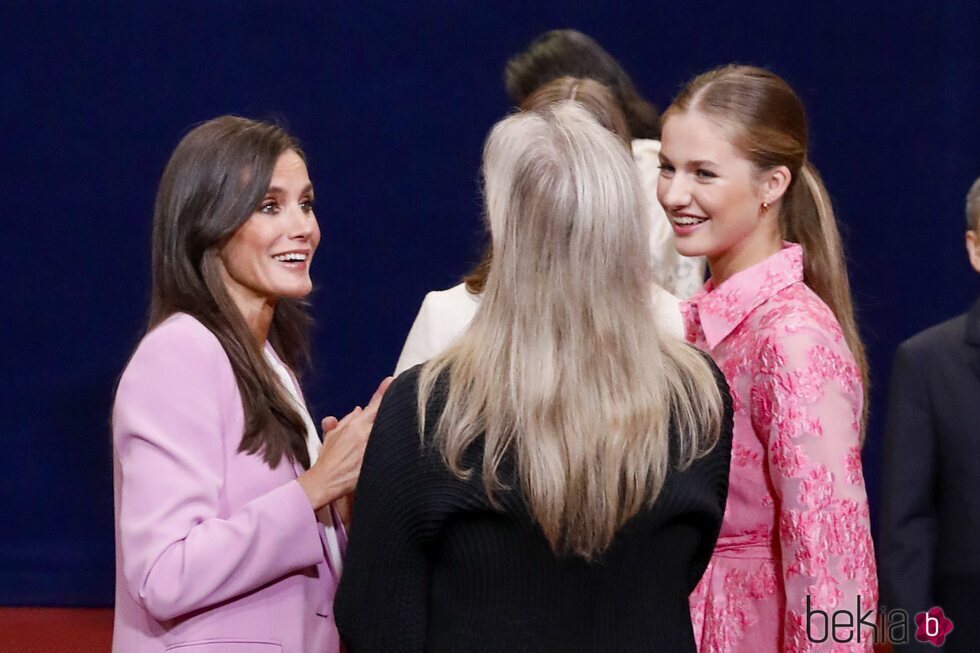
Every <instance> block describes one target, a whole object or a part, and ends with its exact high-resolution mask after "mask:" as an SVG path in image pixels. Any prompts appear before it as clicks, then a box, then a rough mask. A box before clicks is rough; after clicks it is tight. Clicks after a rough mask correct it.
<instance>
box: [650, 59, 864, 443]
mask: <svg viewBox="0 0 980 653" xmlns="http://www.w3.org/2000/svg"><path fill="white" fill-rule="evenodd" d="M686 111H697V112H699V113H702V114H704V115H706V116H709V117H711V118H712V119H713V120H716V121H719V122H721V123H722V124H724V125H730V126H732V127H733V128H734V138H733V144H734V145H735V147H736V148H738V149H739V150H740V151H741V152H742V154H743V155H744V156H745V157H746V158H748V160H749V161H751V162H752V163H753V164H754V165H755V166H756V168H757V169H758V170H769V169H772V168H775V167H777V166H781V165H783V166H786V167H787V168H788V169H789V171H790V172H791V173H792V175H793V179H792V181H791V182H790V185H789V189H788V190H787V191H786V194H785V195H784V197H783V200H782V207H781V208H780V211H779V228H780V232H781V236H782V238H783V239H784V240H788V241H790V242H794V243H799V244H800V245H801V246H802V248H803V254H804V256H803V280H804V282H805V283H806V285H808V286H809V287H810V288H811V289H812V290H813V292H815V293H816V294H817V296H818V297H820V299H822V300H823V302H824V303H825V304H827V306H828V307H830V310H831V311H833V313H834V316H835V317H836V318H837V321H838V322H840V326H841V331H842V332H843V334H844V340H845V341H846V342H847V346H848V348H849V349H850V350H851V353H852V354H853V355H854V358H855V360H856V362H857V366H858V369H859V370H860V372H861V380H862V381H863V386H864V403H863V405H864V415H863V418H862V424H866V423H867V415H868V388H869V384H870V378H869V377H870V374H869V371H868V357H867V354H866V353H865V351H864V344H863V343H862V342H861V332H860V330H859V329H858V325H857V318H856V317H855V311H854V302H853V300H852V299H851V284H850V282H849V280H848V277H847V265H846V260H845V257H844V246H843V243H842V242H841V236H840V231H839V230H838V228H837V219H836V217H835V216H834V209H833V205H832V204H831V201H830V196H829V195H828V193H827V189H826V187H825V186H824V184H823V180H822V179H821V178H820V175H819V173H818V172H817V169H816V168H815V167H814V166H813V164H812V163H810V161H809V160H808V159H807V141H808V134H807V125H806V111H805V110H804V108H803V103H802V102H801V101H800V98H799V97H798V96H797V95H796V93H794V92H793V89H792V88H790V86H789V84H787V83H786V82H785V81H783V79H782V78H780V77H779V76H778V75H776V74H774V73H771V72H769V71H768V70H765V69H763V68H756V67H754V66H740V65H727V66H721V67H719V68H715V69H714V70H710V71H708V72H706V73H703V74H701V75H698V76H697V77H695V78H694V79H693V80H691V81H690V82H689V83H688V84H687V86H685V87H684V89H683V90H682V91H681V93H680V95H678V96H677V99H676V100H674V102H673V104H671V105H670V107H669V108H668V109H667V111H665V112H664V115H663V120H664V121H665V122H666V121H667V119H669V118H670V116H672V115H674V114H676V113H683V112H686ZM863 430H864V429H863V428H862V432H863Z"/></svg>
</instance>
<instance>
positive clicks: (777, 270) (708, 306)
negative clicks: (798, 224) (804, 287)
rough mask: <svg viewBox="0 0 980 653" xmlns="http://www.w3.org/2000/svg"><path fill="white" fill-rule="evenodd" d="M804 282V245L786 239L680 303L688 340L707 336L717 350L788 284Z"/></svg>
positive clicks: (705, 340) (705, 338)
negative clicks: (769, 253)
mask: <svg viewBox="0 0 980 653" xmlns="http://www.w3.org/2000/svg"><path fill="white" fill-rule="evenodd" d="M800 281H803V248H802V247H800V246H799V245H797V244H796V243H788V242H783V247H782V249H780V250H779V251H778V252H776V253H775V254H773V255H772V256H770V257H768V258H767V259H765V260H763V261H760V262H759V263H756V264H755V265H753V266H752V267H750V268H747V269H745V270H742V271H741V272H738V273H736V274H733V275H732V276H731V277H729V278H728V279H726V280H725V281H724V283H722V284H721V285H719V286H718V287H717V288H715V287H714V282H713V281H712V280H711V279H709V280H708V283H706V284H705V285H704V288H702V289H701V290H700V291H699V292H697V293H696V294H695V295H694V296H693V297H691V298H690V299H689V300H687V301H685V302H682V303H681V313H682V314H683V316H684V330H685V333H686V335H687V339H688V340H690V341H692V342H695V341H697V340H698V339H699V336H702V335H703V337H704V342H705V343H706V344H707V346H708V349H714V348H715V347H717V346H718V343H720V342H721V341H722V340H724V339H725V338H726V337H727V336H728V335H729V334H730V333H731V332H732V331H734V330H735V327H737V326H738V325H739V324H741V323H742V321H743V320H745V318H746V317H748V315H749V314H750V313H751V312H752V311H753V310H755V309H756V308H758V307H759V306H760V305H762V304H763V303H765V302H766V301H767V300H768V299H769V298H771V297H772V296H773V295H775V294H776V293H778V292H779V291H781V290H782V289H783V288H786V287H787V286H791V285H793V284H794V283H797V282H800Z"/></svg>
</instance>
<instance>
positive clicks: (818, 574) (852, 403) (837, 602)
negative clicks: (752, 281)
mask: <svg viewBox="0 0 980 653" xmlns="http://www.w3.org/2000/svg"><path fill="white" fill-rule="evenodd" d="M821 326H823V325H821ZM758 360H759V363H760V369H759V371H758V373H757V374H756V375H755V378H754V380H753V384H752V398H751V402H752V412H753V415H752V419H753V422H755V424H756V427H757V432H759V433H760V434H761V435H762V436H763V437H765V436H766V435H768V441H767V450H768V460H767V469H768V473H769V479H770V482H771V483H772V486H773V491H774V494H775V496H776V500H777V502H778V505H777V506H776V509H777V519H778V525H777V532H778V539H779V550H780V552H781V567H782V577H783V586H784V588H785V594H786V606H785V612H784V615H783V635H782V637H783V642H782V645H781V646H780V650H781V651H786V652H795V651H848V652H849V651H871V650H872V644H873V637H874V633H873V631H872V630H871V629H870V627H869V625H870V624H873V623H874V619H875V616H876V612H875V611H876V610H877V598H878V596H877V595H878V591H877V580H876V572H875V561H874V549H873V544H872V540H871V527H870V521H869V511H868V497H867V492H866V490H865V486H864V478H863V475H862V471H861V445H860V421H861V407H862V394H863V393H862V385H861V379H860V374H859V372H858V369H857V366H856V364H855V362H854V358H853V356H852V355H851V353H850V350H849V349H848V348H847V346H846V344H845V342H844V340H843V338H842V337H841V335H840V332H839V331H836V332H835V330H828V329H826V328H821V327H818V326H813V325H808V326H800V327H797V328H794V329H792V330H789V331H781V332H780V333H778V334H774V335H772V336H770V337H768V338H764V339H763V343H762V347H761V351H760V356H759V359H758ZM858 601H860V604H859V603H858ZM845 612H846V614H845ZM835 613H836V614H835ZM862 624H863V625H862ZM859 634H860V641H858V635H859Z"/></svg>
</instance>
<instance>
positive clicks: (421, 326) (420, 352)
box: [395, 293, 441, 376]
mask: <svg viewBox="0 0 980 653" xmlns="http://www.w3.org/2000/svg"><path fill="white" fill-rule="evenodd" d="M436 319H437V316H436V315H434V310H433V307H432V293H429V294H427V295H426V296H425V299H423V300H422V306H421V307H420V308H419V313H418V315H416V316H415V322H413V323H412V328H411V329H410V330H409V332H408V337H407V338H405V345H404V346H403V347H402V354H401V356H399V357H398V364H397V365H396V366H395V376H398V375H399V374H401V373H402V372H404V371H405V370H407V369H409V368H411V367H415V366H416V365H418V364H419V363H424V362H426V361H427V360H429V359H430V358H432V357H433V356H435V355H436V354H438V353H439V352H440V351H441V348H440V347H439V345H438V343H436V342H435V340H436V334H435V329H436V322H435V320H436Z"/></svg>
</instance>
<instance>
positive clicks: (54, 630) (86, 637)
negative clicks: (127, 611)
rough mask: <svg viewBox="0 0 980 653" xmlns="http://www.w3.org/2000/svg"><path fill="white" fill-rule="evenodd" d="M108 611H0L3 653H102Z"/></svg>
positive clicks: (108, 630) (106, 639) (109, 628)
mask: <svg viewBox="0 0 980 653" xmlns="http://www.w3.org/2000/svg"><path fill="white" fill-rule="evenodd" d="M111 643H112V609H94V608H0V651H3V652H4V653H106V651H108V650H109V647H110V646H111Z"/></svg>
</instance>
